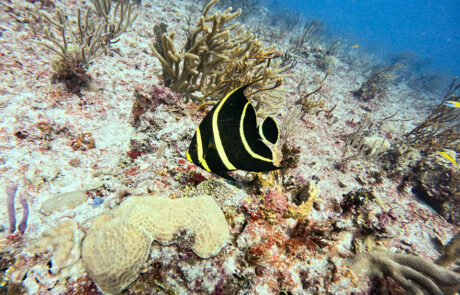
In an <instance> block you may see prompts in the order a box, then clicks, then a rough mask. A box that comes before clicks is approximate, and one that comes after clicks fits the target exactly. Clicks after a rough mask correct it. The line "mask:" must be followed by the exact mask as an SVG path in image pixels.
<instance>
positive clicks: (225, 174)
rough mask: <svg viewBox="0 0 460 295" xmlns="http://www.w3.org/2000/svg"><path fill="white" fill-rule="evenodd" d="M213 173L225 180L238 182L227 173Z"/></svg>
mask: <svg viewBox="0 0 460 295" xmlns="http://www.w3.org/2000/svg"><path fill="white" fill-rule="evenodd" d="M213 173H215V174H217V175H219V176H220V177H222V178H224V179H227V180H231V181H236V180H235V179H234V178H233V177H231V176H230V175H228V174H227V172H226V171H213Z"/></svg>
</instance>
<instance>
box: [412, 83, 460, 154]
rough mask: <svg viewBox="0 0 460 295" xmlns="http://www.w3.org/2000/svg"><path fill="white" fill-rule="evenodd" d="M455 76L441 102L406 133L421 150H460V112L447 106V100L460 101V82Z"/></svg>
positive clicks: (427, 151)
mask: <svg viewBox="0 0 460 295" xmlns="http://www.w3.org/2000/svg"><path fill="white" fill-rule="evenodd" d="M457 79H458V78H455V79H454V80H453V81H452V84H450V87H449V90H448V91H447V93H446V95H444V98H443V100H442V101H441V103H440V104H439V105H438V106H437V107H436V108H435V109H434V110H433V112H431V114H430V115H429V116H428V118H426V119H425V120H424V121H423V122H422V123H420V124H419V125H418V126H417V127H415V128H414V129H413V130H411V131H410V132H409V133H407V134H406V137H407V139H408V140H409V143H410V144H411V145H413V146H415V147H416V148H419V149H420V150H421V151H423V152H426V153H431V152H435V151H438V150H440V149H451V150H454V151H455V152H457V153H459V152H460V132H459V130H460V112H458V109H455V108H452V107H449V106H446V105H445V104H444V103H445V102H446V101H460V95H458V94H457V95H456V94H455V93H456V92H457V91H458V89H460V83H457Z"/></svg>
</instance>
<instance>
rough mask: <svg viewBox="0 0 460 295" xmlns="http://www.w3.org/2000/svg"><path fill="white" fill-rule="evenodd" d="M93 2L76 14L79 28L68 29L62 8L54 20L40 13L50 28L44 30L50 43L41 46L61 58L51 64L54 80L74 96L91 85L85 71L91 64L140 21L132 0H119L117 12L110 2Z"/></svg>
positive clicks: (57, 10)
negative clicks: (135, 21)
mask: <svg viewBox="0 0 460 295" xmlns="http://www.w3.org/2000/svg"><path fill="white" fill-rule="evenodd" d="M92 2H93V5H94V7H90V8H88V9H87V10H86V11H82V10H81V9H80V8H79V9H78V10H77V28H71V27H69V25H68V21H67V16H66V15H65V13H64V10H63V9H62V8H58V9H56V14H55V16H54V17H50V16H48V15H47V14H45V13H41V16H42V17H43V18H44V21H45V22H46V23H47V25H48V27H47V28H45V30H44V36H45V38H46V40H47V42H42V43H41V44H42V45H43V46H45V47H47V48H48V49H50V50H52V51H53V52H55V53H56V54H58V56H59V57H58V58H57V59H55V60H54V61H53V63H52V69H53V71H54V75H53V79H54V80H56V81H60V82H64V83H65V85H66V87H67V89H68V90H69V91H70V92H72V93H75V94H81V93H80V89H81V88H82V87H86V86H87V85H88V82H89V76H88V74H87V73H86V70H87V68H88V66H89V64H90V63H91V61H92V60H94V59H95V58H97V57H98V56H100V55H101V54H103V53H105V52H106V51H107V50H108V49H109V47H110V44H112V43H114V42H116V41H117V38H118V37H119V36H120V35H121V34H122V33H123V32H124V31H126V29H127V28H128V27H129V26H130V25H131V24H132V23H133V22H134V20H135V19H136V17H137V14H136V13H133V10H134V6H133V4H132V2H131V1H130V0H117V2H116V5H115V8H114V9H112V1H111V0H93V1H92ZM74 31H75V32H74ZM56 32H59V35H58V36H56Z"/></svg>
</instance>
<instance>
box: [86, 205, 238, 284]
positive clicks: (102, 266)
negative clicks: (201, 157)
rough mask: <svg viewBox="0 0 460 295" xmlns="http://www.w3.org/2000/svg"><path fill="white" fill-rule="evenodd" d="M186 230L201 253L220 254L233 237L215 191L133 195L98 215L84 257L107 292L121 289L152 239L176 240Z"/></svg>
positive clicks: (135, 273)
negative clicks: (174, 195) (207, 193)
mask: <svg viewBox="0 0 460 295" xmlns="http://www.w3.org/2000/svg"><path fill="white" fill-rule="evenodd" d="M183 231H186V232H187V233H190V234H192V235H193V237H194V242H193V245H192V250H193V252H194V253H195V254H196V255H198V256H199V257H201V258H209V257H212V256H215V255H217V254H219V252H220V250H221V249H222V248H223V247H224V246H225V244H226V243H227V242H228V240H229V237H230V232H229V227H228V224H227V221H226V220H225V217H224V214H223V212H222V210H221V209H220V208H219V206H218V205H217V203H216V202H215V201H214V199H213V198H212V197H210V196H202V197H196V198H182V199H169V198H166V197H157V196H141V197H131V198H130V199H128V200H126V201H125V202H124V203H123V204H122V205H120V206H119V207H118V208H116V209H114V210H112V211H111V212H109V213H105V214H102V215H100V216H99V217H97V218H96V219H95V220H94V221H93V223H92V224H91V228H90V229H89V231H88V233H87V236H86V238H85V239H84V241H83V250H82V258H83V263H84V265H85V267H86V270H87V272H88V275H89V276H90V277H91V279H93V280H94V282H95V283H96V284H97V286H98V287H99V288H100V289H101V290H102V291H103V292H105V293H119V292H121V291H122V290H123V289H124V288H126V287H127V286H128V285H129V284H130V283H132V282H133V281H134V280H135V279H136V278H137V276H138V275H139V270H140V268H141V267H143V266H144V264H145V262H146V260H147V258H148V254H149V249H150V246H151V244H152V242H153V241H158V242H160V243H161V244H171V243H174V242H175V240H174V237H175V235H178V234H180V233H181V232H183Z"/></svg>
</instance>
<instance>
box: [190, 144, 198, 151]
mask: <svg viewBox="0 0 460 295" xmlns="http://www.w3.org/2000/svg"><path fill="white" fill-rule="evenodd" d="M196 150H197V145H196V144H194V145H192V146H190V151H192V152H196Z"/></svg>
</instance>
